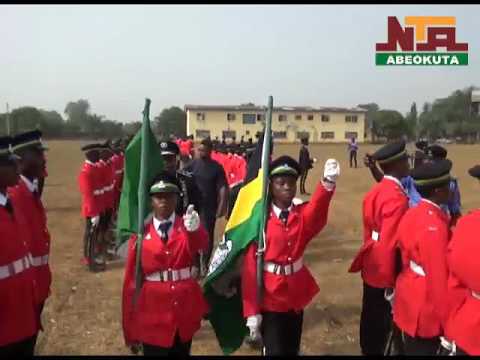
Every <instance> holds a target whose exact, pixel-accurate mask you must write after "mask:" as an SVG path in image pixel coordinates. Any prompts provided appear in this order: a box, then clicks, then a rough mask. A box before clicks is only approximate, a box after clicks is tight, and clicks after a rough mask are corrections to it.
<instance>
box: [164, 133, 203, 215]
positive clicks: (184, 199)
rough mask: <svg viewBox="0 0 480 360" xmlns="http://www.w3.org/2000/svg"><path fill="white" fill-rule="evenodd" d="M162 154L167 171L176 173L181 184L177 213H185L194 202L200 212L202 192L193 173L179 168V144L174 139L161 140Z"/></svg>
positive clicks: (196, 209) (172, 173)
mask: <svg viewBox="0 0 480 360" xmlns="http://www.w3.org/2000/svg"><path fill="white" fill-rule="evenodd" d="M160 154H161V155H162V158H163V161H164V164H165V171H167V172H168V173H170V174H171V175H175V177H176V178H177V180H178V182H179V184H180V199H179V201H178V202H177V210H176V213H177V214H178V215H183V214H184V213H185V211H186V210H187V207H188V205H189V204H193V206H195V211H197V212H199V211H200V208H201V206H202V200H201V199H202V198H201V193H200V190H199V188H198V186H197V183H196V182H195V178H194V177H193V174H192V173H190V172H187V171H185V170H179V169H178V156H179V154H180V149H179V147H178V145H177V144H175V143H174V142H172V141H162V142H160Z"/></svg>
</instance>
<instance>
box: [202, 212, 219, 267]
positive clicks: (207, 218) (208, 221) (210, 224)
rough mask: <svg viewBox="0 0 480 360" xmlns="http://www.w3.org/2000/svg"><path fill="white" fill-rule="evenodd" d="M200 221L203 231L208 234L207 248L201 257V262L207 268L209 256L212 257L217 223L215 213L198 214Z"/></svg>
mask: <svg viewBox="0 0 480 360" xmlns="http://www.w3.org/2000/svg"><path fill="white" fill-rule="evenodd" d="M200 221H201V222H202V225H203V226H205V229H206V230H207V232H208V248H207V251H206V253H204V255H203V259H204V260H203V261H204V262H205V265H207V266H208V262H209V261H210V256H211V255H212V251H213V242H214V238H215V223H216V221H217V216H216V213H215V212H212V211H208V212H202V213H201V214H200Z"/></svg>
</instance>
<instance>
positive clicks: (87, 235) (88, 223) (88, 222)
mask: <svg viewBox="0 0 480 360" xmlns="http://www.w3.org/2000/svg"><path fill="white" fill-rule="evenodd" d="M91 230H92V218H90V217H87V218H86V219H85V233H84V234H83V257H84V258H87V259H89V246H90V231H91ZM89 260H90V259H89Z"/></svg>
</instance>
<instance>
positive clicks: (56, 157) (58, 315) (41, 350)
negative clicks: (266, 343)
mask: <svg viewBox="0 0 480 360" xmlns="http://www.w3.org/2000/svg"><path fill="white" fill-rule="evenodd" d="M49 146H50V149H51V150H50V151H49V153H48V154H47V156H48V172H49V177H48V179H47V181H46V186H45V193H44V202H45V205H46V208H47V211H48V214H47V215H48V223H49V228H50V232H51V234H52V247H51V248H52V256H51V268H52V271H53V287H52V294H51V297H50V298H49V299H48V301H47V303H46V307H45V311H44V315H43V323H44V327H45V332H44V333H42V334H41V335H40V337H39V342H38V346H37V354H39V355H121V354H129V350H128V349H127V348H126V347H125V346H124V343H123V335H122V329H121V288H122V281H123V265H122V264H121V263H116V264H113V265H111V266H109V268H108V270H107V271H106V272H104V273H99V274H92V273H89V272H88V271H87V270H86V269H85V268H84V266H82V265H81V263H80V260H81V257H82V234H83V227H84V223H83V219H82V218H81V217H80V194H79V192H78V186H77V174H78V172H79V170H80V167H81V164H82V161H83V154H82V153H81V151H80V146H81V143H80V142H75V141H51V142H50V143H49ZM374 148H375V147H374V146H370V145H368V146H367V145H365V146H360V154H359V168H358V169H350V168H349V167H348V161H347V160H348V159H347V152H346V145H311V146H310V152H311V156H314V157H316V158H317V159H318V162H317V164H316V167H315V168H314V169H313V170H312V171H311V172H310V174H309V178H308V180H307V191H309V192H313V190H314V186H315V184H316V183H317V182H318V180H319V177H320V176H321V174H322V171H323V163H324V162H325V160H327V159H328V158H330V157H333V158H336V159H338V160H339V161H340V164H341V177H340V179H339V181H338V187H337V191H336V194H335V196H334V199H333V200H332V204H331V208H330V215H329V220H328V225H327V226H326V227H325V229H324V230H323V231H322V232H321V233H320V234H319V235H318V236H317V238H316V239H314V241H312V243H311V245H310V246H309V248H308V249H307V252H306V263H307V266H308V267H309V268H310V269H311V271H312V273H313V275H314V276H315V278H316V280H317V282H318V283H319V285H320V293H319V294H318V295H317V297H316V298H315V299H314V302H313V303H312V304H311V305H310V306H309V307H308V308H307V309H306V312H305V320H304V332H303V340H302V351H303V352H304V353H305V354H306V355H313V354H318V355H324V354H359V353H360V352H359V345H358V322H359V316H360V305H361V282H360V277H359V275H356V274H355V275H354V274H349V273H348V272H347V270H348V267H349V265H350V262H351V260H352V258H353V256H354V254H355V253H356V251H357V249H358V247H359V246H360V242H361V231H362V228H361V202H362V197H363V195H364V194H365V192H366V191H367V190H368V189H369V187H370V186H371V185H372V183H373V179H372V178H371V176H370V173H369V171H368V169H366V168H364V167H363V164H362V158H363V155H364V154H365V152H366V151H372V150H373V149H374ZM447 148H448V151H449V158H450V159H452V160H453V161H454V168H453V173H454V174H455V175H456V176H457V177H458V179H459V183H460V188H461V194H462V202H463V209H464V212H466V211H468V210H471V209H472V208H474V207H475V206H479V205H480V195H479V192H478V190H479V189H480V185H479V184H478V183H477V182H476V181H475V180H474V179H473V178H470V177H469V176H468V175H467V173H466V171H467V169H468V168H469V167H470V166H471V165H473V164H474V163H475V161H476V159H478V157H477V156H476V155H477V154H478V152H479V150H480V146H475V145H449V146H448V147H447ZM298 150H299V145H283V146H276V147H275V155H276V156H278V155H280V154H289V155H292V156H294V157H297V156H298ZM479 162H480V161H479ZM223 226H224V223H223V222H221V223H219V224H218V225H217V234H218V236H219V235H220V234H221V232H222V230H223ZM192 354H194V355H207V354H212V355H215V354H217V355H220V354H221V351H220V348H219V347H218V345H217V342H216V339H215V336H214V333H213V330H212V329H211V327H210V325H209V323H208V322H205V323H204V326H203V327H202V329H201V331H199V332H198V334H197V335H196V337H195V338H194V342H193V347H192ZM236 354H254V352H253V351H252V350H251V349H250V348H248V347H247V346H243V347H242V348H241V349H240V350H239V351H238V352H237V353H236Z"/></svg>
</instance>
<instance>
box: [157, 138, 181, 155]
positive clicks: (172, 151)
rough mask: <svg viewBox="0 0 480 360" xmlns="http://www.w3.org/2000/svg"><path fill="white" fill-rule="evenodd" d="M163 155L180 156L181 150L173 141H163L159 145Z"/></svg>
mask: <svg viewBox="0 0 480 360" xmlns="http://www.w3.org/2000/svg"><path fill="white" fill-rule="evenodd" d="M158 145H159V146H160V153H161V154H162V155H178V154H180V148H179V147H178V145H177V144H175V143H174V142H173V141H161V142H160V143H159V144H158Z"/></svg>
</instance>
